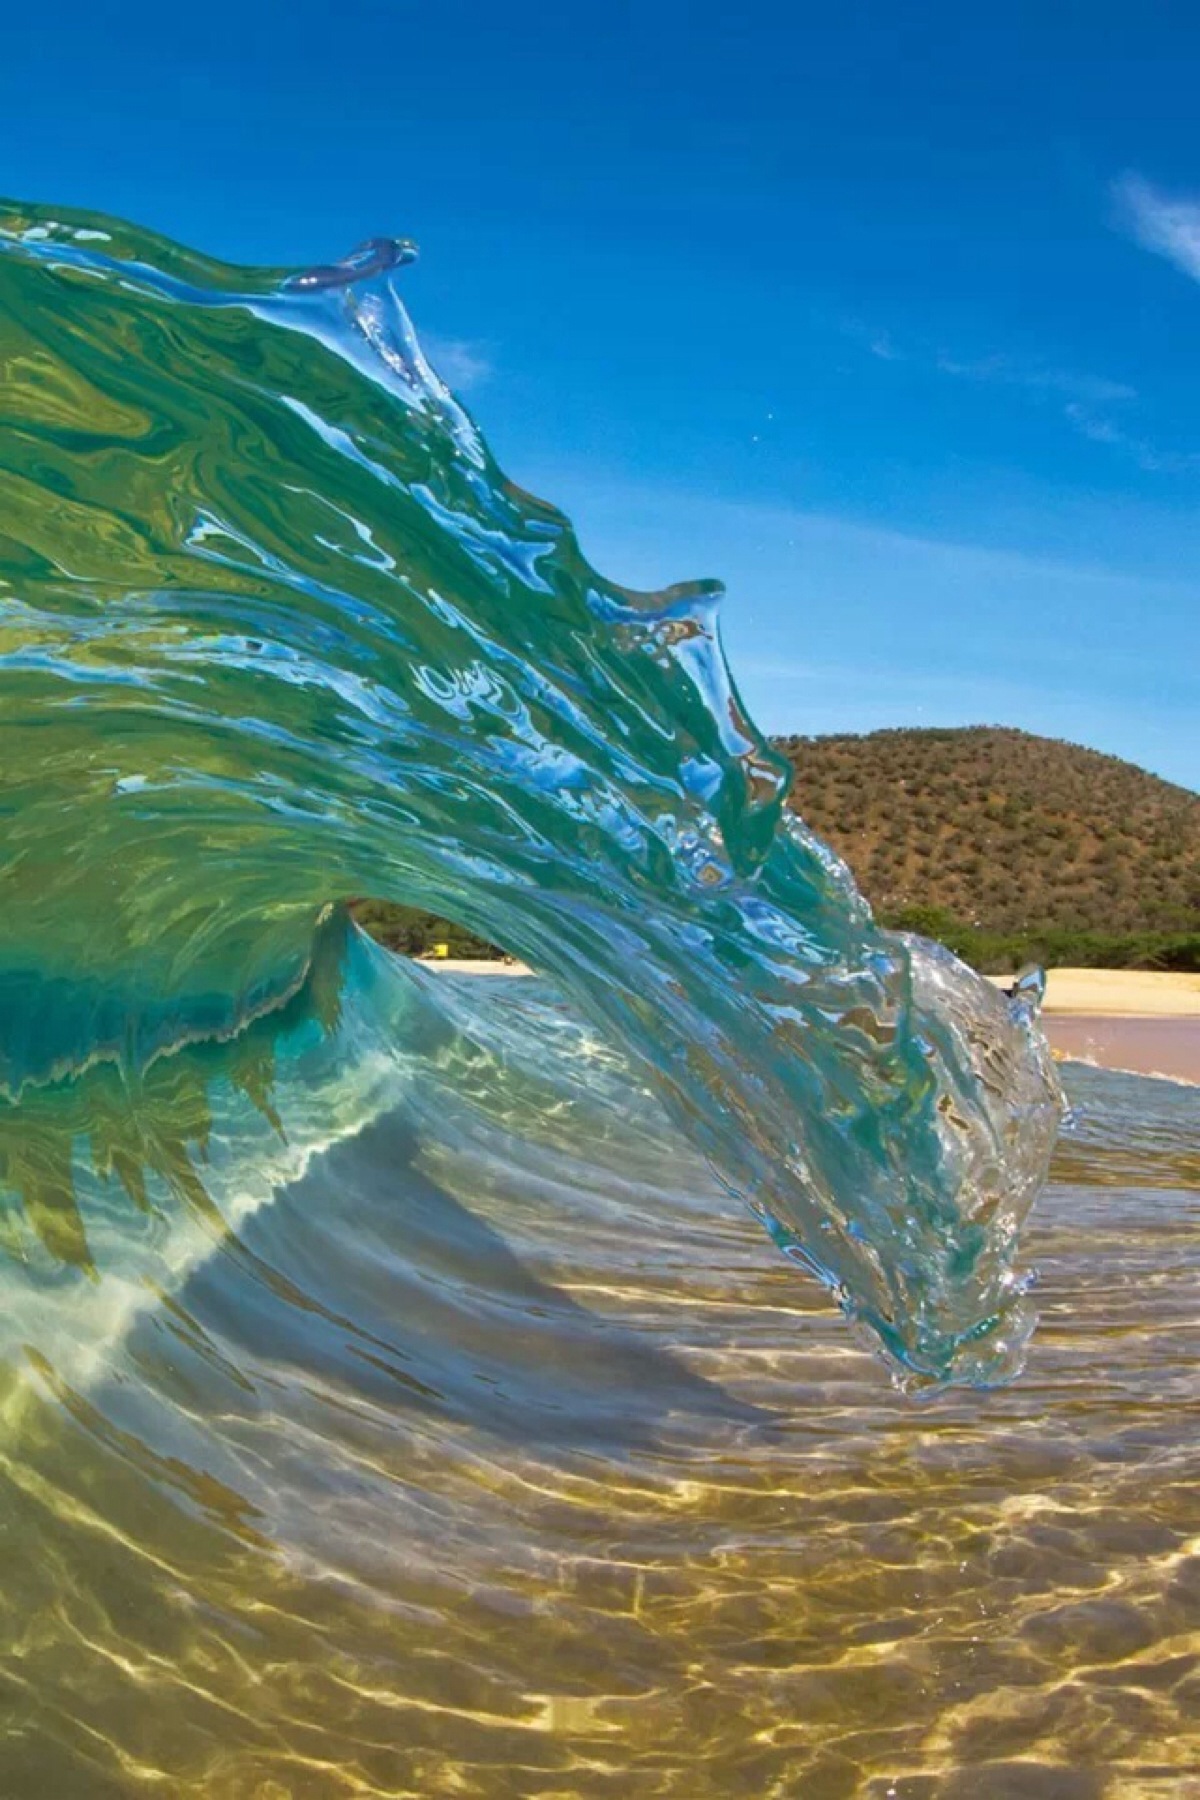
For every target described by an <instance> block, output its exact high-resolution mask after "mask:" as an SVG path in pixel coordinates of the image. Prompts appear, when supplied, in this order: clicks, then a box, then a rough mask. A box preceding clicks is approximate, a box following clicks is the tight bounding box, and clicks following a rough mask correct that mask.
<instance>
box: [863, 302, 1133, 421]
mask: <svg viewBox="0 0 1200 1800" xmlns="http://www.w3.org/2000/svg"><path fill="white" fill-rule="evenodd" d="M841 331H842V333H843V335H844V336H846V337H849V338H853V339H854V341H855V342H856V343H859V344H861V345H862V346H863V348H864V349H865V350H867V351H868V352H869V353H870V354H871V355H872V356H874V357H876V358H878V360H879V361H880V362H888V363H907V364H909V365H911V366H912V367H914V368H918V369H933V370H936V371H937V373H938V374H939V375H951V376H953V377H955V378H956V379H957V380H960V381H975V382H979V383H981V384H987V385H991V386H996V387H1010V388H1025V389H1026V390H1027V391H1029V392H1031V393H1045V394H1062V395H1064V396H1065V397H1066V398H1067V399H1068V400H1077V401H1083V402H1085V403H1090V404H1092V405H1103V404H1105V403H1108V402H1115V401H1118V400H1136V398H1137V389H1136V388H1133V387H1130V386H1129V384H1128V383H1127V382H1124V381H1110V380H1109V379H1108V378H1107V377H1106V376H1104V375H1088V374H1081V373H1079V372H1078V371H1077V370H1074V369H1062V368H1058V367H1056V366H1055V365H1053V364H1046V363H1040V362H1026V361H1023V360H1022V359H1021V358H1019V357H1015V356H1006V355H1004V354H1002V353H1000V354H994V355H990V356H959V355H957V354H954V353H952V352H950V351H948V350H939V349H934V348H933V347H932V346H930V345H929V344H924V345H922V344H917V345H907V346H903V347H902V346H901V345H899V344H898V343H897V342H896V340H895V338H894V337H893V336H892V335H891V333H890V332H888V331H878V330H876V329H874V328H873V327H871V326H868V325H864V324H863V323H862V322H861V321H859V320H856V319H847V320H844V321H843V322H842V325H841Z"/></svg>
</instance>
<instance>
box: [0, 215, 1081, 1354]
mask: <svg viewBox="0 0 1200 1800" xmlns="http://www.w3.org/2000/svg"><path fill="white" fill-rule="evenodd" d="M411 255H412V250H411V247H410V246H408V245H406V244H404V243H402V242H399V241H393V240H384V239H380V240H375V241H373V242H372V243H371V244H369V245H367V246H364V247H363V248H362V249H361V250H360V251H359V252H357V253H356V254H355V255H354V256H353V257H351V258H349V259H347V261H346V262H345V263H343V264H339V265H333V266H330V267H322V268H318V269H314V270H309V271H305V272H292V273H288V272H284V271H278V270H274V271H272V270H248V269H232V268H226V267H222V266H220V265H217V264H214V263H212V262H210V261H206V260H204V259H203V258H201V257H199V256H197V255H195V254H193V253H192V252H189V251H186V250H184V249H181V248H180V247H179V246H177V245H173V244H169V243H167V242H165V241H163V240H161V239H158V238H155V237H153V236H151V235H150V234H148V233H145V232H141V231H138V230H136V229H135V228H133V227H131V226H127V225H124V224H120V223H117V222H115V221H111V220H102V219H95V218H91V217H85V216H75V215H67V214H62V213H52V212H51V211H50V210H48V209H33V208H22V207H18V206H12V205H9V206H8V207H7V208H5V209H4V210H3V211H2V212H0V302H2V313H0V316H2V321H3V322H2V325H0V352H2V355H3V361H4V367H5V371H6V379H5V383H4V387H3V399H2V402H0V404H2V406H3V417H2V418H0V701H2V707H3V711H2V714H0V719H2V724H0V734H2V736H0V753H2V754H0V818H2V819H3V853H2V861H0V906H2V909H3V911H2V915H0V916H2V918H3V935H2V937H0V1019H2V1025H0V1085H2V1088H3V1090H4V1091H6V1092H7V1094H8V1095H9V1096H10V1101H11V1102H12V1103H14V1104H15V1103H18V1102H19V1101H20V1099H21V1096H23V1095H25V1094H27V1093H29V1092H31V1091H33V1090H37V1091H38V1092H39V1094H41V1095H42V1096H43V1099H41V1100H39V1102H38V1104H43V1103H44V1094H45V1091H46V1084H47V1083H48V1082H52V1081H54V1080H56V1079H60V1080H61V1079H65V1078H67V1077H69V1076H70V1075H71V1074H72V1072H74V1071H77V1070H78V1069H80V1068H81V1067H83V1066H86V1065H88V1064H89V1063H91V1062H94V1061H95V1060H96V1059H101V1060H104V1061H107V1062H110V1063H111V1064H112V1065H113V1066H114V1068H118V1069H120V1070H123V1071H130V1070H132V1071H140V1070H142V1069H144V1068H146V1067H147V1066H148V1065H150V1064H151V1063H152V1061H153V1059H154V1058H155V1057H156V1056H159V1055H161V1054H163V1053H164V1052H170V1051H172V1050H174V1049H175V1048H177V1047H178V1046H179V1045H180V1044H181V1043H183V1042H186V1041H199V1040H202V1039H205V1038H211V1037H214V1036H222V1035H228V1034H230V1033H234V1032H237V1031H238V1030H239V1029H240V1028H241V1027H242V1025H243V1024H244V1022H245V1021H246V1020H247V1019H249V1018H252V1017H255V1016H257V1015H259V1014H261V1013H263V1012H264V1011H268V1010H270V1009H271V1008H272V1007H274V1006H277V1005H279V1004H280V1003H281V1002H282V1001H283V1000H284V999H285V998H286V997H287V996H288V995H289V994H290V993H293V992H294V991H295V990H296V988H297V986H298V985H299V984H300V983H301V982H302V981H303V979H304V976H305V972H306V970H307V969H308V968H309V966H310V961H311V957H312V951H313V942H314V934H315V932H316V931H317V930H318V927H319V924H320V921H321V920H322V919H323V918H324V917H325V916H326V914H327V913H328V911H329V909H330V908H331V907H332V908H336V906H337V904H338V903H339V902H340V901H342V900H344V899H345V898H346V897H347V896H350V895H354V894H366V895H372V896H375V897H379V898H384V899H399V900H405V901H409V902H413V903H416V904H427V905H429V906H431V907H432V908H434V909H435V910H438V911H440V912H442V913H449V914H451V915H452V916H454V917H457V918H460V919H462V920H463V921H464V922H465V923H467V924H468V925H470V926H472V927H474V928H475V929H476V930H478V931H480V932H482V933H483V934H484V935H486V936H488V937H490V938H492V939H493V940H495V941H498V942H500V943H503V944H504V945H506V946H507V947H508V948H510V949H512V950H514V951H517V952H520V953H522V954H523V955H524V956H525V957H527V958H528V960H529V961H530V962H531V963H533V965H534V966H535V967H537V968H539V969H541V970H543V971H545V972H546V973H548V974H550V975H551V976H553V977H554V979H555V980H556V981H557V982H558V984H559V985H560V987H561V988H562V990H563V992H564V993H565V994H567V995H568V996H569V997H570V999H571V1001H572V1003H573V1005H574V1006H575V1007H576V1009H577V1010H578V1012H579V1013H580V1014H581V1016H583V1017H586V1018H587V1019H589V1020H590V1021H591V1022H593V1023H594V1024H595V1025H596V1026H598V1027H599V1028H600V1029H601V1031H602V1032H603V1033H604V1034H605V1036H606V1038H607V1039H608V1041H610V1042H611V1043H613V1044H614V1045H615V1046H618V1047H619V1048H620V1050H621V1052H622V1054H623V1055H624V1056H625V1057H626V1058H627V1059H629V1061H630V1063H631V1066H633V1067H634V1068H636V1069H637V1070H638V1072H639V1079H642V1080H644V1081H645V1082H646V1083H647V1084H648V1085H649V1086H650V1087H651V1088H652V1089H653V1091H654V1092H655V1093H656V1095H657V1096H658V1097H659V1099H660V1100H661V1102H662V1103H663V1104H664V1105H665V1107H666V1108H667V1110H668V1112H669V1114H670V1116H671V1117H672V1118H673V1119H674V1120H675V1122H676V1123H677V1124H678V1125H679V1126H680V1127H681V1128H682V1130H683V1133H684V1136H685V1138H686V1139H687V1141H689V1142H690V1143H692V1144H693V1145H695V1146H696V1147H697V1148H698V1149H699V1150H700V1151H701V1152H702V1153H703V1154H704V1155H705V1156H706V1157H707V1158H708V1159H709V1161H710V1163H711V1165H712V1167H713V1169H714V1171H715V1172H716V1174H717V1176H718V1179H719V1180H720V1182H721V1183H722V1184H723V1185H724V1186H725V1187H727V1188H728V1189H729V1190H730V1191H731V1192H733V1193H735V1194H737V1195H739V1196H740V1197H741V1198H742V1199H744V1200H745V1201H746V1202H747V1203H748V1204H749V1205H750V1206H751V1207H752V1208H753V1209H754V1210H755V1211H756V1212H757V1213H758V1214H759V1216H760V1217H761V1218H762V1219H763V1221H764V1222H765V1223H766V1225H767V1227H768V1230H769V1231H770V1232H771V1234H772V1236H773V1237H774V1238H775V1239H776V1241H777V1242H778V1243H779V1244H780V1245H781V1246H782V1247H783V1248H784V1249H785V1250H786V1251H787V1252H788V1253H789V1254H791V1255H792V1256H793V1257H794V1258H795V1259H796V1260H797V1261H798V1262H800V1263H801V1264H802V1265H803V1266H804V1268H805V1269H807V1270H809V1271H810V1272H815V1273H816V1274H817V1275H818V1276H819V1277H820V1278H821V1279H822V1280H823V1281H824V1282H825V1283H826V1284H827V1285H828V1286H829V1287H830V1288H831V1289H832V1290H833V1291H834V1293H835V1294H836V1296H837V1298H838V1300H839V1302H840V1304H841V1305H842V1307H843V1309H844V1311H845V1312H846V1313H847V1314H848V1315H849V1316H850V1317H851V1318H852V1319H854V1320H855V1321H856V1322H857V1324H858V1326H859V1328H860V1329H862V1330H863V1331H865V1332H867V1333H868V1334H869V1336H870V1338H871V1339H872V1341H873V1342H875V1343H876V1344H877V1345H878V1346H879V1347H880V1348H881V1349H882V1350H883V1351H884V1353H885V1354H886V1355H887V1356H888V1358H889V1359H890V1361H891V1363H892V1366H893V1369H894V1371H895V1372H896V1373H897V1375H898V1376H899V1377H900V1378H902V1379H904V1380H906V1381H908V1382H909V1384H910V1385H912V1386H914V1387H919V1386H936V1385H938V1384H941V1383H944V1382H965V1383H968V1384H987V1383H992V1382H996V1381H1000V1380H1004V1379H1007V1378H1009V1377H1011V1376H1012V1375H1013V1374H1015V1373H1016V1371H1017V1370H1018V1369H1019V1367H1020V1364H1021V1360H1022V1357H1023V1354H1024V1347H1025V1344H1026V1341H1027V1339H1028V1335H1029V1332H1030V1330H1031V1329H1032V1325H1033V1313H1032V1309H1031V1307H1030V1304H1029V1302H1028V1300H1027V1298H1026V1295H1025V1288H1026V1282H1025V1279H1024V1277H1023V1275H1022V1274H1021V1273H1020V1271H1019V1270H1018V1268H1017V1267H1016V1258H1017V1239H1018V1233H1019V1229H1020V1226H1021V1222H1022V1220H1023V1218H1024V1216H1025V1214H1026V1213H1027V1211H1028V1209H1029V1206H1030V1204H1031V1202H1032V1200H1033V1198H1034V1196H1035V1195H1036V1193H1037V1191H1038V1189H1039V1188H1040V1187H1041V1185H1042V1183H1043V1181H1044V1179H1045V1174H1046V1168H1047V1164H1048V1159H1049V1155H1050V1149H1051V1145H1052V1142H1053V1138H1054V1134H1055V1130H1056V1126H1057V1122H1058V1116H1059V1095H1058V1088H1057V1083H1056V1080H1055V1078H1054V1076H1053V1073H1052V1070H1051V1066H1050V1063H1049V1061H1048V1056H1047V1052H1046V1047H1045V1044H1044V1040H1043V1039H1042V1036H1041V1033H1040V1031H1039V1030H1038V1028H1037V1025H1036V1022H1035V1021H1034V1019H1033V1017H1032V1016H1031V1011H1030V1008H1029V1007H1028V1006H1027V1005H1025V1004H1023V1003H1021V1004H1016V1005H1010V1004H1009V1003H1008V1002H1007V1001H1006V1000H1005V999H1003V998H1002V997H1001V996H1000V995H998V994H997V993H996V992H995V991H994V990H993V989H992V988H991V987H990V986H989V985H988V984H987V983H985V982H983V981H981V980H979V979H978V978H976V977H975V976H973V975H972V974H970V973H969V972H968V971H967V970H965V969H964V968H963V967H962V966H961V965H960V964H958V963H956V962H955V961H954V960H953V959H952V958H950V957H949V956H947V955H945V954H944V953H939V952H937V951H935V950H934V949H933V948H932V947H930V946H922V945H920V944H919V943H917V942H916V941H913V940H907V941H906V940H902V939H900V938H898V937H895V936H892V935H889V934H888V933H886V932H883V931H881V930H879V928H878V927H877V926H876V925H875V924H874V922H873V920H872V918H871V915H870V912H869V909H868V908H867V906H866V905H865V903H864V902H863V901H862V899H861V898H860V896H859V895H858V894H857V892H856V890H855V888H854V885H853V883H852V881H851V879H850V876H849V874H848V872H847V870H846V869H845V868H844V866H843V865H842V864H841V863H839V862H838V860H837V859H836V858H835V857H834V856H833V855H832V854H831V853H830V852H829V851H828V850H827V849H826V848H825V847H824V846H823V845H822V844H821V843H820V842H818V841H817V840H816V839H815V838H813V837H812V836H811V834H809V833H808V832H807V831H806V830H805V828H804V826H803V825H802V824H801V823H800V822H799V821H798V820H797V819H795V818H794V817H791V816H786V815H785V814H784V811H783V807H782V800H783V794H784V787H785V768H784V765H783V764H782V762H781V761H780V760H779V759H778V758H777V757H775V756H774V755H773V754H772V753H771V752H770V751H769V750H768V749H767V747H766V746H765V744H764V742H763V740H762V738H761V737H760V735H759V734H758V732H757V731H756V730H755V728H754V726H753V724H752V723H751V721H750V720H749V719H748V718H747V717H746V715H745V712H744V709H743V708H742V706H741V703H740V701H739V699H738V696H737V693H736V689H735V687H734V685H733V682H732V679H731V677H730V674H729V671H728V669H727V667H726V665H725V662H724V659H723V656H722V654H721V650H720V645H719V640H718V637H717V624H716V605H717V598H718V593H719V590H718V589H717V587H716V585H715V584H714V583H704V582H700V583H693V584H691V585H689V586H681V587H678V588H674V589H671V590H670V591H668V592H666V593H662V594H655V595H649V596H646V595H634V594H630V593H628V592H625V591H623V590H621V589H619V588H617V587H615V586H614V585H613V584H612V583H611V582H607V581H605V580H603V579H602V578H601V577H600V576H599V575H597V574H596V572H595V571H594V570H592V569H591V568H590V567H589V566H588V565H587V563H586V562H585V561H584V560H583V558H582V556H581V555H580V552H579V549H578V546H577V544H576V542H575V539H574V536H573V534H572V532H571V529H570V527H569V525H568V523H567V522H566V520H564V519H563V518H562V517H561V515H559V514H557V513H555V512H554V511H553V509H552V508H551V507H549V506H546V505H544V504H543V503H541V502H540V501H537V500H534V499H533V498H531V497H530V496H529V495H527V494H524V493H522V492H521V491H520V490H519V489H518V488H516V487H514V486H513V485H512V483H511V482H509V481H508V480H507V479H506V478H505V477H504V476H503V474H502V473H501V471H500V470H499V469H498V468H497V467H496V465H495V463H494V461H493V460H492V458H491V456H490V454H489V452H488V450H487V448H486V445H485V444H484V442H483V440H482V438H481V437H480V435H479V433H478V432H477V430H476V428H475V426H474V425H473V423H472V422H471V420H470V419H469V418H468V417H467V416H466V414H465V413H464V412H463V410H462V408H461V407H460V406H459V404H458V403H457V402H456V401H455V399H454V398H453V397H452V396H451V395H450V394H449V393H448V392H447V390H446V389H445V388H444V387H443V386H442V384H441V383H440V382H439V381H438V379H437V377H436V375H435V374H434V373H433V371H432V370H431V369H430V368H429V366H428V364H427V363H426V361H425V359H424V357H423V355H422V353H421V350H420V347H419V345H418V343H417V341H416V338H415V336H414V334H413V331H412V328H411V326H410V324H409V321H408V319H407V317H406V315H405V313H404V310H403V307H402V305H401V302H400V299H399V295H398V286H399V283H400V282H401V281H402V279H403V267H404V264H405V263H406V261H408V260H409V259H410V257H411ZM64 1104H66V1102H64ZM14 1130H19V1125H14ZM40 1204H41V1206H42V1208H43V1210H45V1208H46V1207H48V1206H49V1207H51V1209H52V1207H53V1203H52V1202H51V1201H47V1200H45V1199H44V1198H43V1200H42V1201H41V1202H40ZM48 1229H49V1227H48ZM55 1230H57V1231H58V1233H59V1236H60V1237H61V1234H62V1232H63V1231H66V1232H67V1235H68V1237H69V1236H70V1234H71V1232H72V1231H74V1227H67V1226H61V1225H60V1226H58V1227H55ZM52 1235H53V1234H52ZM41 1241H42V1242H43V1244H45V1243H46V1242H47V1241H48V1240H47V1237H46V1233H45V1232H43V1233H42V1235H41ZM64 1241H65V1240H64ZM56 1245H57V1248H58V1249H61V1248H62V1247H63V1243H62V1242H57V1240H56ZM82 1254H83V1252H82V1251H80V1252H79V1253H78V1256H77V1257H76V1261H78V1260H79V1256H82Z"/></svg>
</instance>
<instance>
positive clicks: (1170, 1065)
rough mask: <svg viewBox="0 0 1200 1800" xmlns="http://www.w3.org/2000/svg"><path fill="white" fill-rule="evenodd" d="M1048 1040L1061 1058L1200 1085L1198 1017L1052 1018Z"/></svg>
mask: <svg viewBox="0 0 1200 1800" xmlns="http://www.w3.org/2000/svg"><path fill="white" fill-rule="evenodd" d="M1044 1024H1045V1027H1046V1036H1047V1037H1048V1038H1049V1039H1050V1044H1051V1047H1052V1048H1053V1049H1054V1050H1055V1051H1056V1052H1057V1053H1058V1055H1059V1056H1065V1057H1070V1058H1071V1059H1072V1061H1075V1062H1086V1063H1094V1064H1095V1065H1096V1066H1097V1067H1099V1068H1102V1069H1125V1070H1127V1071H1128V1072H1129V1073H1130V1074H1131V1075H1161V1076H1163V1077H1165V1078H1166V1079H1167V1080H1170V1081H1188V1082H1192V1083H1193V1084H1195V1085H1198V1086H1200V1015H1198V1016H1197V1017H1195V1018H1190V1019H1189V1018H1161V1019H1140V1018H1134V1017H1131V1016H1129V1015H1128V1014H1126V1015H1125V1016H1117V1017H1115V1018H1107V1019H1106V1018H1102V1017H1098V1016H1096V1015H1093V1014H1076V1015H1073V1014H1070V1013H1050V1014H1048V1015H1047V1016H1046V1018H1045V1020H1044Z"/></svg>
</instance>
